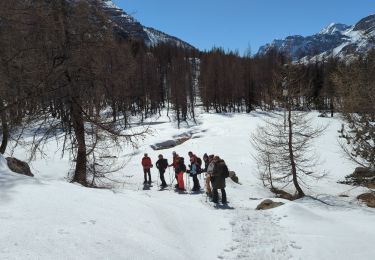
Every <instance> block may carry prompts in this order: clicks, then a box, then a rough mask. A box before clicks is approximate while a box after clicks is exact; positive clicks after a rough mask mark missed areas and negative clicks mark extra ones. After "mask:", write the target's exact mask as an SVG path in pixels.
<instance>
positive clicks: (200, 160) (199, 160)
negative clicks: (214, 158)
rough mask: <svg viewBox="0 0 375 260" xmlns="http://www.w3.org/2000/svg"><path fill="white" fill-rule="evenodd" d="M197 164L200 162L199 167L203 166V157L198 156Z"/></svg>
mask: <svg viewBox="0 0 375 260" xmlns="http://www.w3.org/2000/svg"><path fill="white" fill-rule="evenodd" d="M197 164H198V166H199V167H201V166H202V159H201V158H199V157H197Z"/></svg>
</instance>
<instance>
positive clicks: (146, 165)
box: [142, 153, 153, 184]
mask: <svg viewBox="0 0 375 260" xmlns="http://www.w3.org/2000/svg"><path fill="white" fill-rule="evenodd" d="M152 166H153V165H152V162H151V158H150V157H148V154H147V153H145V154H144V157H143V158H142V167H143V173H144V177H145V181H144V182H143V184H146V183H147V175H148V184H151V170H150V169H151V168H152Z"/></svg>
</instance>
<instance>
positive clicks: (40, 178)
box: [0, 112, 375, 260]
mask: <svg viewBox="0 0 375 260" xmlns="http://www.w3.org/2000/svg"><path fill="white" fill-rule="evenodd" d="M267 116H269V114H265V113H262V112H253V113H251V114H229V115H218V114H205V113H202V114H200V115H199V116H198V124H197V125H194V124H190V126H184V127H182V128H181V129H177V128H176V124H175V123H172V122H169V120H168V118H167V117H160V118H158V119H157V121H158V122H159V123H158V124H152V126H151V127H152V130H153V135H152V136H148V137H147V138H146V139H145V140H144V141H142V142H141V143H140V144H139V148H138V149H137V150H132V149H131V148H129V149H127V150H126V151H125V153H126V154H127V155H126V154H125V153H124V159H126V158H128V157H126V156H128V155H130V154H132V157H131V159H130V161H129V162H128V164H127V165H126V167H125V168H124V169H123V170H121V171H120V172H118V173H117V175H116V180H118V181H121V183H116V184H114V188H113V189H88V188H83V187H81V186H79V185H77V184H71V183H68V182H67V181H66V180H65V176H66V173H67V171H68V170H69V162H68V159H67V158H63V159H60V157H59V155H60V154H59V152H57V153H55V151H56V144H55V143H51V144H49V148H48V152H47V155H48V158H45V159H37V160H36V161H34V162H33V163H32V169H33V172H34V174H35V177H34V178H29V177H23V176H19V175H16V174H13V173H11V172H9V170H8V169H7V167H6V165H5V161H4V159H3V158H0V259H204V260H206V259H257V260H258V259H259V260H261V259H361V260H362V259H374V255H375V247H374V241H375V225H374V224H373V223H374V221H375V209H370V208H367V207H366V206H363V205H361V204H359V203H358V202H357V200H356V198H355V197H356V195H358V194H360V193H362V192H364V191H365V190H364V189H362V188H354V189H353V187H351V186H347V185H342V184H337V180H341V179H343V177H344V176H345V175H347V174H350V173H351V172H352V171H353V169H354V167H355V166H354V165H353V164H351V163H350V162H349V161H347V160H346V159H345V158H343V157H342V153H341V151H340V148H339V146H338V143H337V137H338V133H337V130H338V129H340V126H341V121H340V120H339V119H336V118H333V119H330V118H318V117H317V114H316V113H312V116H313V117H314V118H315V121H316V123H319V124H321V123H323V124H328V128H327V130H326V132H325V134H324V135H323V136H321V137H320V138H319V139H318V140H317V142H316V148H317V151H318V154H319V155H320V157H321V160H322V164H321V165H319V166H318V168H319V169H320V170H326V171H327V172H328V174H329V175H328V176H327V178H325V179H323V180H320V181H319V182H316V181H311V182H310V183H309V184H310V185H311V187H310V189H309V190H306V193H307V194H309V195H313V196H315V197H318V198H319V199H321V200H323V201H325V202H326V203H328V204H330V205H331V206H328V205H326V204H323V203H321V202H319V201H317V200H313V199H311V198H305V199H301V200H297V201H293V202H290V201H284V200H281V199H276V201H283V202H284V203H285V205H283V206H281V207H279V208H275V209H272V210H268V211H256V210H255V207H256V206H257V205H258V204H259V203H260V202H261V200H262V199H265V198H272V194H271V193H270V192H269V191H268V190H266V189H265V188H264V187H263V186H262V184H261V182H260V181H259V180H258V178H257V173H256V165H255V163H254V161H253V160H252V158H251V153H252V152H253V151H252V147H251V145H250V134H251V133H252V132H254V130H255V129H256V127H257V125H258V124H260V123H261V122H262V119H263V118H264V117H267ZM187 132H189V133H192V136H193V138H192V139H190V140H188V141H187V142H185V143H183V144H182V145H180V146H177V147H175V148H172V149H168V150H163V151H153V150H152V149H151V147H150V145H153V144H155V143H159V142H162V141H165V140H170V139H173V136H176V135H181V134H183V133H187ZM172 151H177V152H178V153H179V154H180V155H182V156H184V157H185V158H188V155H187V153H188V151H193V152H195V153H196V154H197V155H199V156H200V157H202V155H203V154H204V153H205V152H207V153H208V154H218V155H220V156H221V157H222V158H223V159H224V160H225V161H226V163H227V164H228V166H229V168H230V169H231V170H234V171H235V172H236V173H237V175H238V176H239V178H240V182H241V184H242V185H238V184H235V183H233V182H232V181H231V180H228V181H227V194H228V200H229V202H230V203H229V206H230V207H229V208H226V209H215V208H213V207H212V205H211V204H210V203H208V202H207V198H206V196H205V195H204V194H192V193H188V194H178V193H176V192H174V191H173V190H172V189H167V190H163V191H159V188H158V187H157V184H158V182H157V172H156V169H155V168H153V169H152V176H153V181H154V183H153V187H151V189H150V190H143V189H142V188H143V185H142V182H143V172H142V169H141V166H140V161H141V158H142V156H143V153H144V152H147V153H148V154H149V155H150V157H151V158H152V159H153V161H154V162H155V160H156V158H157V155H158V154H159V153H162V154H164V155H165V156H166V157H167V158H168V159H169V161H170V160H171V154H172ZM16 156H17V157H18V158H19V159H25V158H26V157H25V156H26V155H25V153H24V152H23V151H21V150H18V151H17V152H16ZM171 175H172V173H171ZM166 180H167V182H168V183H169V182H170V180H171V178H170V175H169V172H168V171H167V173H166ZM190 183H192V182H190ZM159 184H160V182H159ZM201 186H203V181H202V180H201ZM339 195H348V196H349V197H346V198H343V197H339Z"/></svg>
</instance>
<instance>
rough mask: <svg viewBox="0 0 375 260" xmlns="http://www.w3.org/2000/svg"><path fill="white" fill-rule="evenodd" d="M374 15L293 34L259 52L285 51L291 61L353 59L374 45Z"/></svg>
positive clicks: (275, 41)
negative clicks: (313, 31)
mask: <svg viewBox="0 0 375 260" xmlns="http://www.w3.org/2000/svg"><path fill="white" fill-rule="evenodd" d="M374 38H375V14H374V15H370V16H367V17H365V18H363V19H362V20H360V21H359V22H358V23H356V24H355V25H353V26H349V25H345V24H341V23H331V24H330V25H328V26H327V27H325V28H323V29H322V30H321V31H320V32H318V33H316V34H314V35H311V36H306V37H304V36H301V35H294V36H288V37H286V38H285V39H282V40H274V41H273V42H272V43H269V44H266V45H264V46H261V47H260V48H259V51H258V53H257V55H264V54H266V53H267V52H268V51H270V50H271V49H275V50H277V51H279V52H284V53H286V54H288V55H290V57H291V58H292V60H294V61H297V60H301V61H303V62H308V61H314V60H322V59H323V57H328V56H333V57H338V58H340V59H345V60H350V59H352V58H353V57H355V56H356V55H358V54H363V53H366V52H367V51H368V50H370V49H371V48H373V47H374V46H375V39H374Z"/></svg>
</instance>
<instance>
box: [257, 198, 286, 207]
mask: <svg viewBox="0 0 375 260" xmlns="http://www.w3.org/2000/svg"><path fill="white" fill-rule="evenodd" d="M281 205H284V203H283V202H274V201H272V200H270V199H267V200H263V201H262V202H261V203H260V204H259V205H258V206H257V208H256V210H265V209H273V208H276V207H279V206H281Z"/></svg>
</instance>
